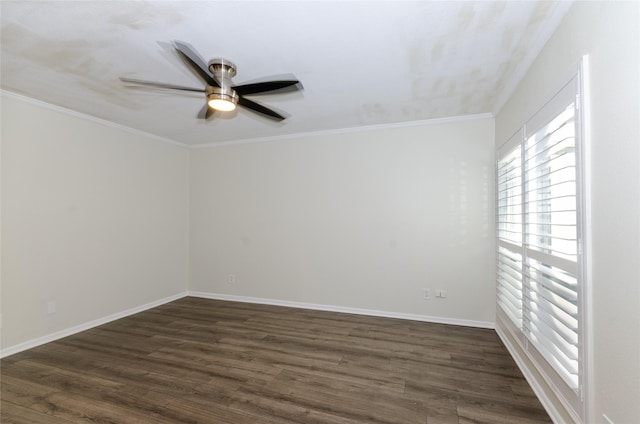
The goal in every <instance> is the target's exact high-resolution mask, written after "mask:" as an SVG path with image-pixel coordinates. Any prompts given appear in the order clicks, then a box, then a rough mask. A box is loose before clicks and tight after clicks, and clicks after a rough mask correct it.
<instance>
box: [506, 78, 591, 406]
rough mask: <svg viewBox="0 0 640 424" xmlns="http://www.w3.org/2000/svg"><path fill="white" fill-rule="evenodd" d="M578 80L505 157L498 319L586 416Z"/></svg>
mask: <svg viewBox="0 0 640 424" xmlns="http://www.w3.org/2000/svg"><path fill="white" fill-rule="evenodd" d="M578 87H579V81H578V77H575V78H574V79H573V80H571V82H569V83H568V84H567V85H566V86H565V87H564V88H563V89H562V90H561V91H560V92H559V93H558V94H557V95H556V96H554V98H553V99H552V100H551V101H550V102H549V103H547V104H546V105H545V106H544V107H543V108H542V109H541V110H540V111H539V112H538V113H537V114H536V115H535V116H534V117H533V118H531V119H530V120H529V122H527V123H526V124H525V126H524V127H523V128H522V129H521V131H519V132H518V134H516V135H514V136H513V137H512V138H511V139H510V140H509V141H508V142H507V143H505V145H504V146H503V148H502V149H501V150H500V151H499V153H498V161H497V166H496V173H497V175H496V180H497V239H498V241H497V255H496V258H497V271H496V275H497V304H498V307H499V311H498V314H499V317H500V319H501V320H502V322H506V323H507V324H508V325H507V328H508V329H509V330H510V331H511V332H512V333H513V335H514V336H516V339H517V340H519V341H520V342H521V344H522V347H523V348H524V350H525V351H526V352H527V353H528V355H529V356H530V358H531V359H532V361H533V362H534V363H535V364H536V366H538V367H539V371H540V372H541V373H542V374H543V375H545V377H546V378H547V381H548V382H550V384H552V386H554V387H555V388H557V389H558V392H559V393H560V394H561V397H562V398H563V400H565V401H566V403H567V404H568V405H569V406H570V407H571V409H573V411H574V412H576V413H577V414H578V416H583V413H582V411H583V407H582V397H583V388H582V386H583V381H582V379H583V378H584V372H583V369H584V365H583V358H584V349H583V346H584V341H583V340H582V338H583V336H582V331H583V320H582V316H583V311H582V303H583V302H582V301H581V299H582V291H583V289H584V288H583V278H582V271H581V270H582V269H583V255H582V247H581V246H582V239H583V237H582V236H581V235H582V231H583V229H582V225H581V222H582V219H581V213H582V210H581V209H582V208H581V206H580V205H581V204H582V198H581V195H582V188H581V184H582V181H581V178H580V177H579V176H580V175H581V163H582V162H581V159H580V158H581V155H580V152H581V150H580V148H581V144H580V126H579V122H580V119H579V118H580V114H579V112H580V110H579V102H578V99H579V94H580V93H579V91H578Z"/></svg>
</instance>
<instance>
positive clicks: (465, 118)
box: [0, 89, 494, 149]
mask: <svg viewBox="0 0 640 424" xmlns="http://www.w3.org/2000/svg"><path fill="white" fill-rule="evenodd" d="M0 96H7V97H10V98H14V99H17V100H21V101H24V102H25V103H29V104H32V105H35V106H39V107H42V108H44V109H48V110H52V111H54V112H59V113H62V114H65V115H69V116H73V117H76V118H79V119H84V120H86V121H90V122H95V123H97V124H100V125H104V126H107V127H111V128H116V129H119V130H122V131H126V132H129V133H132V134H136V135H141V136H145V137H149V138H151V139H154V140H158V141H162V142H164V143H169V144H173V145H176V146H180V147H184V148H187V149H204V148H211V147H222V146H230V145H237V144H253V143H264V142H270V141H281V140H291V139H296V138H305V137H313V136H322V135H336V134H353V133H359V132H366V131H376V130H377V131H379V130H385V129H394V128H408V127H418V126H427V125H441V124H448V123H455V122H465V121H476V120H482V119H493V118H494V115H493V114H492V113H480V114H476V115H460V116H449V117H444V118H434V119H425V120H420V121H403V122H394V123H389V124H376V125H365V126H359V127H347V128H336V129H329V130H321V131H308V132H300V133H293V134H282V135H274V136H268V137H255V138H246V139H239V140H229V141H213V142H210V143H202V144H194V145H190V144H186V143H182V142H179V141H176V140H172V139H169V138H165V137H161V136H159V135H156V134H151V133H148V132H145V131H141V130H137V129H135V128H131V127H127V126H125V125H121V124H116V123H115V122H111V121H107V120H105V119H101V118H97V117H95V116H91V115H87V114H85V113H82V112H77V111H75V110H71V109H67V108H65V107H62V106H57V105H54V104H51V103H47V102H44V101H42V100H37V99H34V98H32V97H27V96H24V95H22V94H18V93H14V92H12V91H7V90H3V89H0Z"/></svg>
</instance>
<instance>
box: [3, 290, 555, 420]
mask: <svg viewBox="0 0 640 424" xmlns="http://www.w3.org/2000/svg"><path fill="white" fill-rule="evenodd" d="M1 374H2V380H1V386H2V393H1V396H2V401H1V404H2V405H1V407H2V409H1V412H0V413H1V415H0V419H1V421H2V422H3V423H29V424H38V423H71V422H74V423H76V422H89V423H173V424H175V423H251V424H255V423H274V424H275V423H277V424H284V423H305V424H308V423H390V424H391V423H392V424H398V423H429V424H433V423H447V424H448V423H492V424H499V423H518V424H521V423H542V422H544V423H548V422H551V421H550V419H549V417H548V415H547V414H546V413H545V411H544V409H543V408H542V406H541V405H540V403H539V402H538V400H537V399H536V397H535V396H534V394H533V392H532V391H531V388H530V387H529V385H528V384H527V383H526V381H525V380H524V378H523V377H522V375H521V373H520V372H519V370H518V369H517V367H516V365H515V363H514V362H513V360H512V359H511V357H510V356H509V354H508V353H507V351H506V349H505V348H504V346H503V345H502V344H501V342H500V340H499V339H498V337H497V335H496V333H495V332H494V331H493V330H485V329H476V328H467V327H457V326H449V325H442V324H430V323H423V322H414V321H405V320H396V319H388V318H375V317H365V316H358V315H347V314H339V313H333V312H318V311H309V310H302V309H292V308H282V307H275V306H266V305H253V304H246V303H234V302H223V301H215V300H207V299H199V298H193V297H188V298H184V299H181V300H178V301H175V302H172V303H169V304H166V305H163V306H160V307H158V308H155V309H152V310H149V311H146V312H142V313H140V314H137V315H133V316H131V317H128V318H124V319H121V320H118V321H115V322H112V323H109V324H106V325H103V326H100V327H97V328H94V329H92V330H89V331H85V332H82V333H79V334H76V335H73V336H70V337H67V338H65V339H61V340H58V341H56V342H53V343H49V344H47V345H43V346H40V347H37V348H34V349H31V350H29V351H26V352H22V353H18V354H15V355H13V356H10V357H8V358H5V359H3V360H2V361H1Z"/></svg>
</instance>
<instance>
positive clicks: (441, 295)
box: [436, 290, 447, 299]
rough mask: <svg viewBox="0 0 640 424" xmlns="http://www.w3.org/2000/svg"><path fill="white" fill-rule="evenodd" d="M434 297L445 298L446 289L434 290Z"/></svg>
mask: <svg viewBox="0 0 640 424" xmlns="http://www.w3.org/2000/svg"><path fill="white" fill-rule="evenodd" d="M436 297H439V298H440V299H445V298H446V297H447V291H446V290H436Z"/></svg>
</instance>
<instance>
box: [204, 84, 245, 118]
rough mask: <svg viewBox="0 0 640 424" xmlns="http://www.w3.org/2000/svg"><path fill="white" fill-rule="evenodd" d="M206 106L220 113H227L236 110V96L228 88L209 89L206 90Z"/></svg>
mask: <svg viewBox="0 0 640 424" xmlns="http://www.w3.org/2000/svg"><path fill="white" fill-rule="evenodd" d="M206 93H207V104H208V105H209V107H210V108H212V109H215V110H219V111H222V112H229V111H232V110H234V109H235V108H236V104H237V103H238V94H237V93H236V92H235V91H234V90H233V89H232V88H231V87H229V86H223V87H211V86H208V87H207V89H206Z"/></svg>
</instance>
